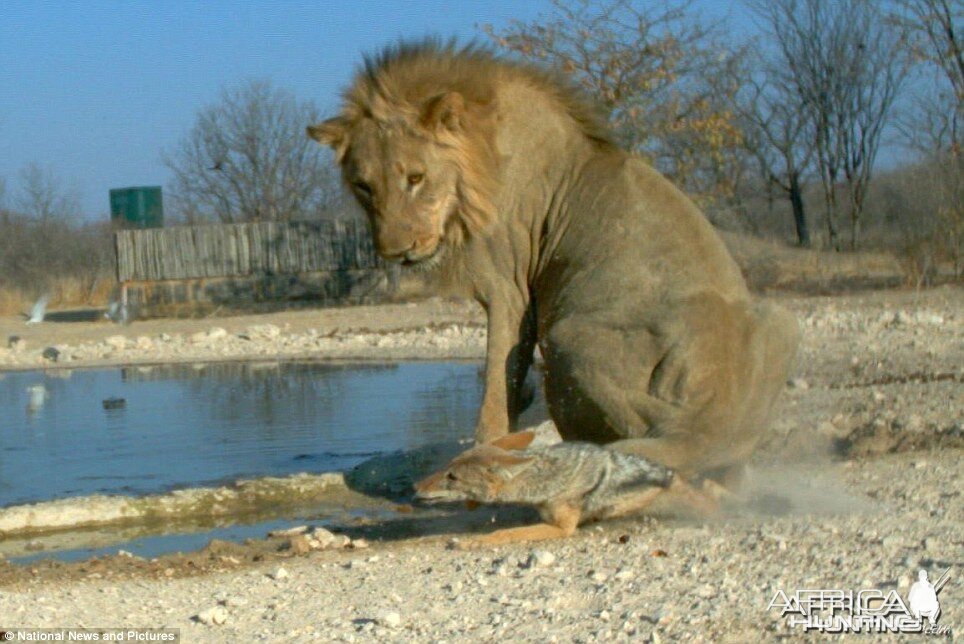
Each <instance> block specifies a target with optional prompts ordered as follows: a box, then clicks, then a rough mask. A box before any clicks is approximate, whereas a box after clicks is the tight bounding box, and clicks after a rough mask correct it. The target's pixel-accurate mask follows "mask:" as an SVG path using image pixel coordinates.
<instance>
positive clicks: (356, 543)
mask: <svg viewBox="0 0 964 644" xmlns="http://www.w3.org/2000/svg"><path fill="white" fill-rule="evenodd" d="M350 545H351V547H352V548H353V549H355V550H364V549H365V548H367V547H368V542H367V541H365V540H364V539H352V540H351V544H350Z"/></svg>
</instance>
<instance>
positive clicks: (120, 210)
mask: <svg viewBox="0 0 964 644" xmlns="http://www.w3.org/2000/svg"><path fill="white" fill-rule="evenodd" d="M110 220H111V222H113V223H114V224H116V225H118V226H120V227H121V228H161V227H162V226H164V203H163V201H162V199H161V187H160V186H142V187H138V188H115V189H113V190H111V191H110Z"/></svg>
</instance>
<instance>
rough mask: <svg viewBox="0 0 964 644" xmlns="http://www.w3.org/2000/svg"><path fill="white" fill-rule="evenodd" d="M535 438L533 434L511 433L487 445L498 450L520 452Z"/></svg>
mask: <svg viewBox="0 0 964 644" xmlns="http://www.w3.org/2000/svg"><path fill="white" fill-rule="evenodd" d="M535 438H536V435H535V433H533V432H513V433H512V434H506V435H505V436H503V437H502V438H497V439H495V440H494V441H492V442H491V443H489V445H492V446H493V447H498V448H499V449H507V450H520V449H525V448H527V447H528V446H529V444H530V443H531V442H532V441H534V440H535Z"/></svg>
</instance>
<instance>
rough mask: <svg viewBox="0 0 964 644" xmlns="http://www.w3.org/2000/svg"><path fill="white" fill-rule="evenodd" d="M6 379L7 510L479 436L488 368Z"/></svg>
mask: <svg viewBox="0 0 964 644" xmlns="http://www.w3.org/2000/svg"><path fill="white" fill-rule="evenodd" d="M0 378H2V379H0V414H2V415H0V426H2V427H0V512H3V509H4V508H10V507H11V506H17V505H21V504H25V503H36V502H41V501H48V500H52V499H64V498H71V497H87V496H90V495H95V494H105V495H129V496H133V497H137V496H143V495H151V494H160V493H163V492H167V491H170V490H173V489H178V488H195V487H203V486H214V485H218V484H222V483H224V482H230V481H235V480H237V479H252V478H259V477H265V476H285V475H289V474H293V473H297V472H310V473H320V472H328V471H343V470H347V469H349V468H351V467H353V466H354V465H356V464H357V463H359V462H361V461H363V460H366V459H368V458H370V457H372V456H375V455H379V454H385V453H391V452H395V451H398V450H410V449H413V448H417V447H419V446H422V445H430V444H433V443H439V442H451V441H453V440H457V439H463V438H467V437H469V436H470V435H471V431H472V427H473V425H474V422H475V418H476V414H477V409H478V404H479V401H480V396H481V389H482V386H481V375H480V369H479V365H478V364H476V363H469V362H424V363H402V364H367V363H366V364H344V365H335V364H330V363H324V364H322V363H307V362H300V363H298V362H295V363H220V364H196V365H165V366H150V367H145V366H138V367H129V368H121V369H96V370H75V371H59V370H58V371H49V372H16V373H7V374H0ZM273 520H274V519H273ZM272 525H274V524H272ZM260 529H261V526H260V525H259V526H255V527H254V528H251V529H248V530H243V529H239V528H238V527H237V526H236V525H233V526H215V527H213V528H211V527H210V526H208V527H206V528H205V530H203V531H202V532H203V536H204V538H210V537H212V536H217V537H221V536H223V535H224V534H243V536H253V535H254V534H256V533H257V532H258V531H259V530H260ZM219 531H220V532H219ZM232 531H233V532H232ZM101 532H103V529H102V530H101ZM249 533H250V534H249ZM261 536H263V535H261ZM179 538H180V541H172V539H175V537H174V536H169V537H168V542H167V543H166V545H165V543H161V544H158V539H157V538H151V539H146V540H145V539H140V541H142V542H143V541H146V542H148V544H149V545H147V546H145V548H144V551H143V552H142V553H139V554H144V555H149V554H157V553H159V552H163V551H165V550H170V549H173V548H174V547H175V545H172V544H176V545H177V546H181V545H183V544H184V543H185V542H184V539H183V535H181V537H179ZM161 540H162V541H163V538H161ZM202 545H203V544H202ZM135 549H136V548H135ZM74 550H75V551H76V552H84V551H83V549H82V548H81V549H79V550H78V549H74ZM76 552H75V553H74V554H72V555H71V554H70V553H67V554H66V555H64V556H66V557H68V558H76V557H77V556H79V555H77V554H76ZM91 552H92V551H91ZM11 554H13V553H8V556H10V555H11ZM136 554H137V553H136ZM32 556H36V555H32Z"/></svg>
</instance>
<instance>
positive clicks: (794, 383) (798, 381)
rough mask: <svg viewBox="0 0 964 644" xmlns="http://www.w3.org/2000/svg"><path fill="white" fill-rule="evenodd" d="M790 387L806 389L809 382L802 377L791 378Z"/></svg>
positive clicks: (808, 387)
mask: <svg viewBox="0 0 964 644" xmlns="http://www.w3.org/2000/svg"><path fill="white" fill-rule="evenodd" d="M787 384H789V385H790V388H791V389H800V390H801V391H806V390H807V389H810V383H808V382H807V381H806V380H804V379H803V378H792V379H791V380H790V382H789V383H787Z"/></svg>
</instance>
